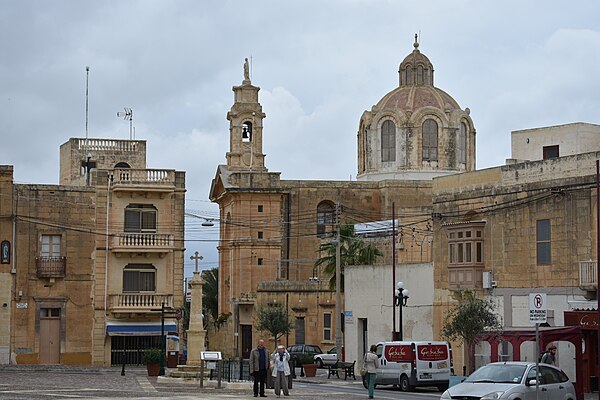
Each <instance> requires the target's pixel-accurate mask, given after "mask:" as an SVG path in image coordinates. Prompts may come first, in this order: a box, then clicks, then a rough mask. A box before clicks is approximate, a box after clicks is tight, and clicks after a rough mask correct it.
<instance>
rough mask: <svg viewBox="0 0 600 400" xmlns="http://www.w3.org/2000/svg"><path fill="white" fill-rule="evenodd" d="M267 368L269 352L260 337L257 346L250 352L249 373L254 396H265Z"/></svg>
mask: <svg viewBox="0 0 600 400" xmlns="http://www.w3.org/2000/svg"><path fill="white" fill-rule="evenodd" d="M268 368H269V353H268V352H267V349H265V341H264V340H262V339H260V340H259V341H258V346H256V347H255V348H254V349H252V351H251V352H250V373H251V374H252V376H253V377H254V397H258V395H259V394H260V397H267V396H266V395H265V381H266V380H267V369H268Z"/></svg>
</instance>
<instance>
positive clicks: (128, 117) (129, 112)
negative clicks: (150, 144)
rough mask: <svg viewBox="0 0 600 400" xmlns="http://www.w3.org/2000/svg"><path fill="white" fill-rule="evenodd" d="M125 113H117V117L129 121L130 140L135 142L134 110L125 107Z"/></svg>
mask: <svg viewBox="0 0 600 400" xmlns="http://www.w3.org/2000/svg"><path fill="white" fill-rule="evenodd" d="M123 110H125V111H119V112H117V117H123V119H124V120H125V121H129V140H133V110H132V109H131V108H127V107H123Z"/></svg>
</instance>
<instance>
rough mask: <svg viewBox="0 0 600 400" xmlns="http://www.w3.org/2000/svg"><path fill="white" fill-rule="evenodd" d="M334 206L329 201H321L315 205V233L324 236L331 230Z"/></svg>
mask: <svg viewBox="0 0 600 400" xmlns="http://www.w3.org/2000/svg"><path fill="white" fill-rule="evenodd" d="M334 216H335V207H334V205H333V204H332V203H331V202H329V201H322V202H321V203H319V205H318V206H317V235H318V236H324V235H326V234H328V233H331V232H333V223H334Z"/></svg>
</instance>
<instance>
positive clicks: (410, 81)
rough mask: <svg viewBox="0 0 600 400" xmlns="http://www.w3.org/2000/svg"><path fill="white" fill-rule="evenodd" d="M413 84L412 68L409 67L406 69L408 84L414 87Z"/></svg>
mask: <svg viewBox="0 0 600 400" xmlns="http://www.w3.org/2000/svg"><path fill="white" fill-rule="evenodd" d="M412 83H413V76H412V67H411V66H410V65H409V66H408V67H406V84H407V85H412Z"/></svg>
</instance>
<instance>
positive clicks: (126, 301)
mask: <svg viewBox="0 0 600 400" xmlns="http://www.w3.org/2000/svg"><path fill="white" fill-rule="evenodd" d="M109 299H110V302H109V304H110V311H112V312H150V311H160V309H161V307H162V305H163V304H164V305H165V307H168V308H172V307H173V295H172V294H156V293H122V294H111V295H110V296H109Z"/></svg>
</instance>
